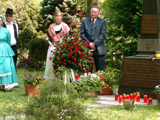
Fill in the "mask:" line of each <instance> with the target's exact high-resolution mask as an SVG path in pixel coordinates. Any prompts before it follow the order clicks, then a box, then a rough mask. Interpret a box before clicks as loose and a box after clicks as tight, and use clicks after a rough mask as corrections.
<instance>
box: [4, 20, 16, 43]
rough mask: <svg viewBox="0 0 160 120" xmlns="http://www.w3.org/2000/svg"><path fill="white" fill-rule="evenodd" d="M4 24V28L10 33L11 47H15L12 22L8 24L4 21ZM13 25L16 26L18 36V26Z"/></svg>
mask: <svg viewBox="0 0 160 120" xmlns="http://www.w3.org/2000/svg"><path fill="white" fill-rule="evenodd" d="M5 24H6V28H7V29H8V30H9V32H10V33H11V46H12V45H16V43H17V41H16V38H15V34H14V28H13V22H11V24H9V23H8V22H7V21H5ZM14 24H15V25H16V28H17V36H18V25H17V24H16V23H14Z"/></svg>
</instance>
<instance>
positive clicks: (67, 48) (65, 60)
mask: <svg viewBox="0 0 160 120" xmlns="http://www.w3.org/2000/svg"><path fill="white" fill-rule="evenodd" d="M54 46H55V47H56V51H55V52H53V54H54V57H53V58H51V59H50V60H52V62H53V68H54V70H58V69H59V67H61V66H65V67H66V68H70V69H73V70H76V71H77V73H80V74H81V73H84V72H86V71H87V72H88V71H89V70H90V68H91V67H92V63H93V61H94V59H93V57H92V56H93V50H90V49H89V42H85V41H84V40H83V39H81V38H79V37H75V36H70V37H69V38H68V39H65V38H63V42H62V43H59V44H57V45H54ZM51 52H52V51H51Z"/></svg>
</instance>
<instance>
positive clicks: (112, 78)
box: [95, 70, 119, 95]
mask: <svg viewBox="0 0 160 120" xmlns="http://www.w3.org/2000/svg"><path fill="white" fill-rule="evenodd" d="M95 74H96V75H98V76H99V77H101V78H103V80H104V82H105V85H104V86H103V87H102V91H103V92H102V93H99V95H112V94H113V90H114V87H115V85H117V84H118V78H119V77H118V73H116V72H112V71H106V72H104V71H101V70H99V71H97V72H96V73H95Z"/></svg>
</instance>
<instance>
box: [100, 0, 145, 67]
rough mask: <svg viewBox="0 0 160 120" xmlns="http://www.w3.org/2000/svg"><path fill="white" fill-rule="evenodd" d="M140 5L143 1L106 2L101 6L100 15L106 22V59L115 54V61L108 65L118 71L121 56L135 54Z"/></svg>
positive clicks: (139, 23)
mask: <svg viewBox="0 0 160 120" xmlns="http://www.w3.org/2000/svg"><path fill="white" fill-rule="evenodd" d="M142 4H143V0H107V1H104V2H103V4H102V8H101V10H102V11H101V13H102V15H103V16H104V18H105V19H106V21H107V36H106V38H107V39H106V48H107V51H108V54H107V55H106V58H107V59H109V58H110V57H113V55H114V54H117V55H116V56H115V57H116V58H115V59H116V61H112V60H111V61H110V63H113V64H111V65H114V67H116V68H118V69H120V67H121V63H122V59H121V56H132V55H135V54H137V41H138V39H139V37H140V26H141V15H142ZM118 54H119V56H118ZM110 67H111V66H110Z"/></svg>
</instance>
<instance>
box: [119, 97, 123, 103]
mask: <svg viewBox="0 0 160 120" xmlns="http://www.w3.org/2000/svg"><path fill="white" fill-rule="evenodd" d="M122 102H123V98H122V95H120V96H119V103H122Z"/></svg>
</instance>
